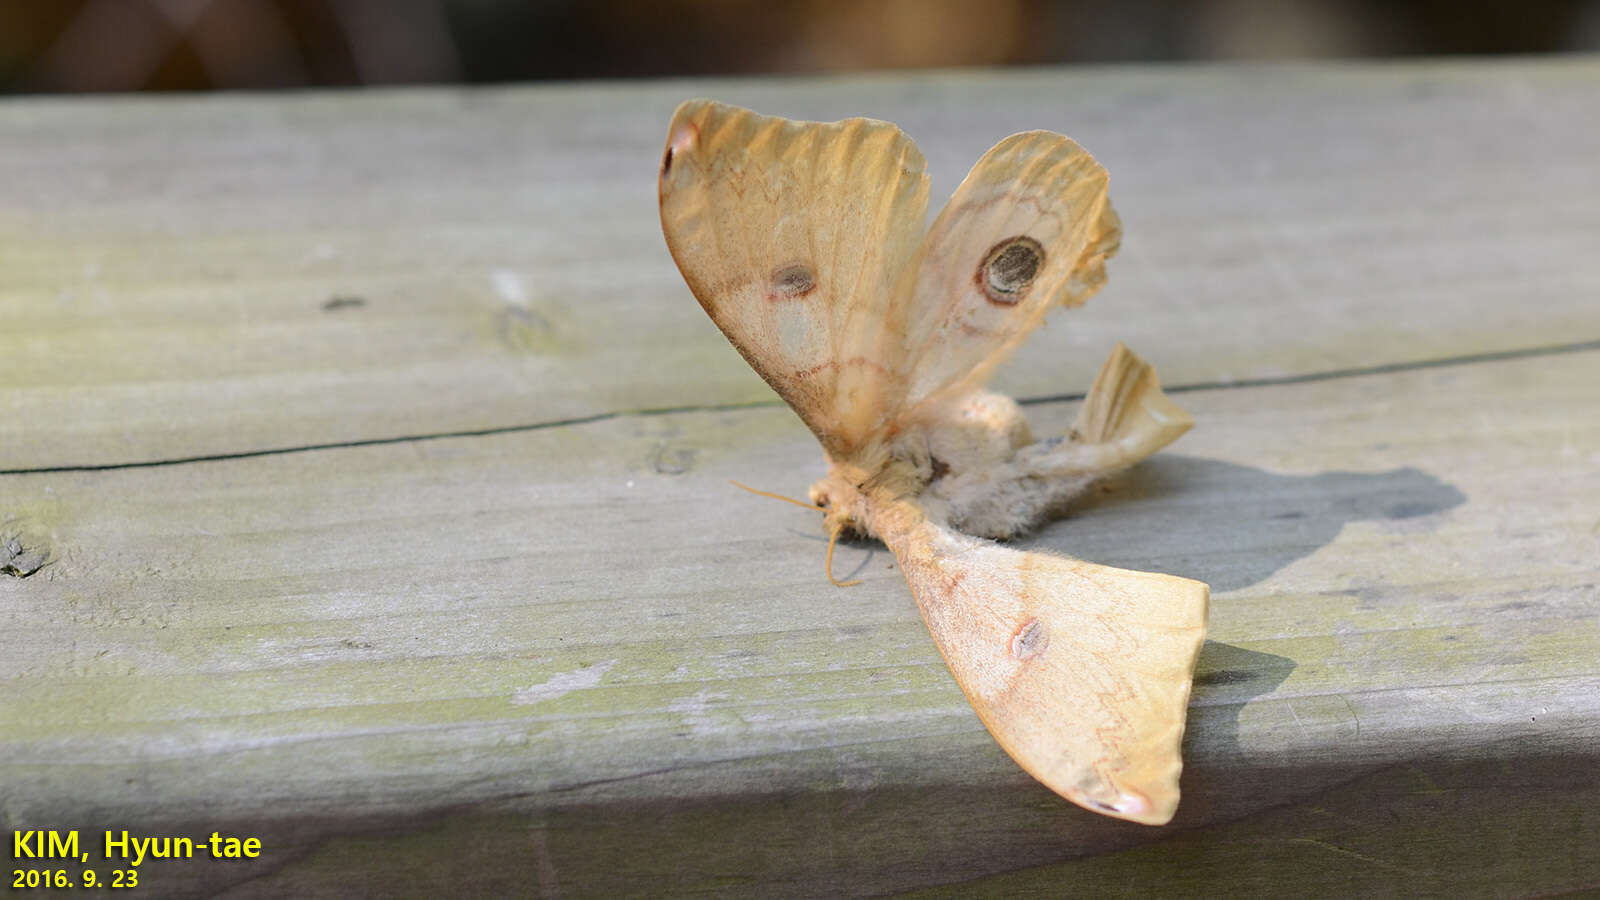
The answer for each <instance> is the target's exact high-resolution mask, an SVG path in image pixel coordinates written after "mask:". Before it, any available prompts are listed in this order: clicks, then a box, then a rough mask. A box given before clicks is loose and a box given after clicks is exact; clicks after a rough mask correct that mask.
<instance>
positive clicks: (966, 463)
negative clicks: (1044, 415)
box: [810, 392, 1033, 538]
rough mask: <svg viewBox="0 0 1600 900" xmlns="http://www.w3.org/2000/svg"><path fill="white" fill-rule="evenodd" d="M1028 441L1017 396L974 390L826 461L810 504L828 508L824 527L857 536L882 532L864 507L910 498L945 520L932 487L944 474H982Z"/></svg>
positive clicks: (942, 504)
mask: <svg viewBox="0 0 1600 900" xmlns="http://www.w3.org/2000/svg"><path fill="white" fill-rule="evenodd" d="M1032 442H1033V435H1032V432H1031V431H1030V430H1029V428H1028V422H1027V420H1026V419H1025V418H1023V416H1022V411H1021V409H1019V408H1018V406H1017V404H1016V401H1014V400H1012V399H1011V398H1010V397H1006V396H1004V395H1001V394H991V393H985V392H975V393H972V394H970V395H968V396H967V397H965V398H963V399H962V400H961V401H959V402H956V403H950V404H944V405H941V406H939V407H937V408H935V410H934V411H933V413H932V414H931V415H930V416H928V417H927V419H926V420H923V421H918V422H916V423H914V424H911V425H908V426H907V427H905V428H904V429H902V430H901V431H900V432H899V433H897V434H896V435H895V436H894V437H893V438H891V439H888V440H885V441H878V442H874V443H873V444H872V445H870V446H869V447H867V448H864V449H863V450H862V451H861V452H858V453H856V454H854V455H853V457H852V458H851V459H850V460H848V461H841V460H830V464H829V468H828V474H827V476H826V477H825V478H823V479H822V480H821V481H818V482H817V483H816V484H814V485H812V487H811V492H810V497H811V501H812V502H813V503H816V504H817V505H819V506H822V507H823V508H824V509H825V510H826V511H827V518H826V519H825V521H824V527H825V528H826V529H827V530H828V531H830V532H831V531H834V530H836V529H837V530H839V531H840V532H841V533H843V534H846V535H850V536H855V537H868V536H870V537H880V538H881V537H883V534H882V528H881V527H879V525H878V523H877V522H875V520H874V517H873V516H872V515H871V514H869V506H875V507H877V508H885V507H888V506H890V505H893V504H897V503H899V502H900V501H905V500H911V501H916V502H917V503H918V504H919V505H920V506H922V507H923V508H924V510H925V511H926V512H927V514H928V516H929V517H930V518H931V519H933V520H935V521H939V522H943V521H946V520H947V519H948V518H949V510H947V509H946V503H945V502H944V497H943V496H941V495H940V493H939V492H937V491H933V492H930V491H929V487H930V486H932V485H935V484H936V483H938V482H941V481H944V480H947V479H964V480H971V479H973V478H979V479H981V478H982V476H983V473H985V472H990V471H995V470H997V469H998V468H999V467H1001V466H1004V465H1005V464H1006V463H1008V462H1009V461H1010V460H1011V459H1012V458H1013V457H1014V456H1015V455H1016V452H1017V450H1019V449H1020V448H1022V447H1025V446H1027V445H1028V444H1030V443H1032ZM869 501H870V502H869Z"/></svg>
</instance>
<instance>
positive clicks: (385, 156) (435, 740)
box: [0, 59, 1600, 896]
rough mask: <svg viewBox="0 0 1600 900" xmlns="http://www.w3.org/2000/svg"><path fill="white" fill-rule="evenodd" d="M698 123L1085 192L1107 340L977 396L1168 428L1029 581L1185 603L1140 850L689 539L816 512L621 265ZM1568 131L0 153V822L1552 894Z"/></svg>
mask: <svg viewBox="0 0 1600 900" xmlns="http://www.w3.org/2000/svg"><path fill="white" fill-rule="evenodd" d="M705 94H709V95H714V96H717V97H719V98H721V99H726V100H729V101H732V102H740V103H746V104H750V105H754V106H757V107H758V108H761V109H763V110H764V111H770V112H775V113H781V114H787V115H794V116H805V117H812V118H835V117H839V116H843V115H849V114H870V115H874V116H878V117H881V118H888V119H893V120H896V121H899V122H901V123H902V124H903V125H904V126H905V127H906V128H907V130H908V131H909V132H910V133H911V134H912V135H913V136H914V137H915V138H917V139H918V141H919V143H921V145H922V147H923V149H924V150H925V152H926V153H927V155H928V158H929V161H930V166H931V168H932V170H933V172H934V179H935V192H936V193H947V192H948V190H949V189H951V188H953V187H954V185H955V184H956V182H957V181H958V180H959V178H960V176H961V174H962V173H963V172H964V171H965V169H966V167H967V166H968V165H969V164H970V163H971V161H972V160H974V159H976V157H977V156H978V155H979V153H981V151H982V150H983V149H985V148H986V147H987V146H988V145H989V144H990V143H992V142H993V141H994V140H996V139H998V138H999V137H1001V136H1003V135H1004V134H1006V133H1008V132H1010V131H1013V130H1018V129H1022V128H1033V127H1047V128H1054V129H1057V130H1062V131H1065V132H1067V133H1070V134H1072V135H1073V136H1074V137H1076V138H1077V139H1079V140H1080V141H1081V142H1083V143H1084V144H1085V145H1086V146H1087V147H1089V148H1090V149H1091V150H1092V151H1093V152H1095V153H1096V155H1097V156H1098V157H1099V158H1100V159H1101V160H1102V161H1103V162H1104V163H1105V164H1106V165H1107V167H1108V169H1109V170H1110V171H1111V174H1112V179H1113V182H1112V187H1113V197H1114V199H1115V200H1116V202H1117V204H1118V207H1119V209H1120V210H1121V212H1122V213H1123V217H1124V220H1125V224H1126V226H1127V232H1128V239H1127V242H1126V244H1125V248H1124V251H1123V253H1122V254H1121V255H1120V256H1118V257H1117V258H1116V259H1115V260H1114V261H1113V264H1112V269H1111V271H1112V280H1111V284H1110V286H1109V287H1108V288H1107V290H1106V291H1104V292H1103V293H1102V294H1101V295H1099V296H1097V297H1096V298H1095V299H1094V300H1093V301H1092V302H1091V303H1090V304H1089V306H1088V307H1086V308H1085V309H1083V310H1079V311H1074V312H1072V313H1068V314H1062V315H1060V316H1058V317H1057V318H1055V319H1054V320H1053V322H1052V324H1051V325H1050V326H1049V327H1048V328H1046V329H1045V330H1044V331H1043V332H1042V333H1041V334H1040V335H1038V336H1036V337H1035V338H1034V339H1033V341H1032V343H1031V344H1030V345H1029V346H1028V348H1027V349H1026V350H1025V351H1024V353H1023V354H1022V355H1021V356H1019V358H1018V360H1017V361H1016V362H1015V363H1014V364H1013V365H1011V366H1009V367H1008V368H1007V369H1006V370H1004V372H1003V373H1002V375H1001V377H1000V379H999V384H1000V385H1001V386H1002V387H1004V388H1006V389H1008V390H1011V391H1014V392H1017V393H1020V394H1022V395H1025V396H1043V395H1055V394H1062V393H1067V392H1071V391H1075V390H1081V389H1083V388H1084V387H1086V386H1087V384H1088V381H1089V379H1090V378H1091V377H1092V374H1093V371H1094V369H1095V367H1096V366H1097V365H1098V363H1099V362H1100V360H1101V359H1102V358H1103V356H1104V354H1105V353H1106V351H1107V350H1109V348H1110V346H1111V344H1112V342H1113V341H1115V340H1118V339H1121V340H1124V341H1126V342H1127V343H1128V344H1129V345H1130V346H1131V347H1133V348H1134V349H1135V350H1137V351H1139V352H1140V353H1141V354H1142V355H1144V356H1146V357H1147V358H1149V359H1151V360H1152V361H1154V362H1155V363H1156V364H1157V366H1158V367H1159V368H1160V370H1161V372H1162V376H1163V380H1164V381H1165V382H1166V383H1168V384H1170V385H1178V386H1185V385H1187V386H1190V387H1191V389H1190V390H1186V391H1184V392H1183V393H1182V394H1181V395H1180V400H1181V401H1182V402H1183V403H1184V404H1185V405H1186V406H1187V407H1189V408H1190V409H1191V410H1192V411H1193V412H1194V414H1195V417H1196V419H1197V420H1198V422H1199V426H1198V427H1197V428H1196V429H1195V430H1194V431H1193V432H1192V433H1191V434H1190V435H1188V436H1186V437H1185V438H1184V439H1183V440H1182V441H1180V442H1179V443H1178V444H1177V445H1175V447H1174V448H1173V449H1172V451H1170V452H1167V453H1164V454H1161V455H1159V456H1158V457H1156V458H1155V459H1154V460H1152V461H1151V462H1149V463H1146V464H1145V465H1143V466H1141V467H1139V468H1138V469H1136V470H1134V471H1133V472H1130V473H1128V474H1126V475H1125V476H1122V477H1120V478H1119V479H1117V480H1116V481H1115V482H1113V483H1112V484H1111V485H1109V486H1108V488H1109V489H1108V490H1106V491H1105V492H1102V493H1099V494H1097V495H1096V496H1095V497H1094V499H1093V500H1092V501H1090V502H1088V503H1085V504H1083V505H1082V507H1081V508H1080V509H1079V510H1078V514H1077V515H1076V516H1075V517H1074V518H1071V519H1068V520H1066V521H1063V522H1060V523H1058V524H1056V525H1054V526H1052V527H1050V528H1048V529H1046V530H1045V531H1043V532H1042V533H1040V534H1039V535H1038V536H1037V537H1035V538H1033V539H1032V540H1030V541H1029V542H1028V544H1029V545H1030V546H1038V547H1048V548H1051V549H1054V550H1058V551H1061V552H1067V553H1071V554H1074V555H1078V556H1082V557H1084V558H1087V559H1091V560H1095V561H1099V562H1106V563H1112V564H1118V565H1124V566H1130V567H1135V568H1147V569H1156V570H1160V571H1167V572H1173V573H1177V574H1183V575H1188V576H1191V577H1196V578H1201V579H1204V580H1207V581H1209V582H1210V583H1211V584H1212V586H1213V596H1214V600H1213V607H1212V616H1211V630H1210V633H1209V638H1210V642H1209V643H1208V644H1207V646H1206V648H1205V650H1204V651H1203V653H1202V655H1201V660H1200V668H1199V673H1198V683H1197V686H1196V689H1195V693H1194V697H1193V703H1192V707H1191V710H1190V734H1189V737H1188V738H1187V743H1186V759H1187V768H1186V770H1185V775H1184V781H1183V789H1184V800H1183V805H1182V807H1181V808H1180V811H1179V815H1178V818H1177V819H1176V820H1175V821H1174V822H1173V824H1172V825H1170V826H1167V827H1165V828H1161V829H1148V828H1143V827H1140V826H1134V825H1129V824H1126V823H1119V822H1115V821H1111V820H1107V819H1104V818H1101V817H1097V816H1094V815H1092V814H1089V813H1086V812H1083V811H1082V810H1079V809H1077V808H1076V807H1073V806H1071V805H1070V804H1067V803H1065V802H1064V801H1061V800H1059V799H1058V798H1056V797H1055V796H1054V795H1053V794H1051V793H1050V792H1049V791H1048V790H1046V789H1044V788H1042V787H1040V786H1038V785H1037V784H1035V783H1034V782H1033V781H1031V779H1029V778H1028V777H1027V776H1026V775H1024V774H1022V773H1021V772H1020V771H1018V770H1017V769H1016V767H1015V766H1014V765H1013V764H1012V763H1011V762H1010V761H1009V760H1008V759H1007V758H1006V756H1005V755H1004V754H1003V753H1002V752H1001V751H1000V750H999V749H998V748H997V747H996V746H995V744H994V743H993V741H992V740H991V739H990V738H989V737H988V736H987V734H986V733H985V732H984V730H983V728H982V726H981V725H980V724H979V722H978V721H977V719H976V717H975V716H974V715H973V714H972V712H971V710H970V709H969V708H968V706H967V705H966V703H965V702H964V700H963V698H962V696H961V694H960V692H959V690H958V689H957V688H956V686H955V684H954V682H953V681H952V680H951V679H950V677H949V675H948V673H947V672H946V671H945V669H944V667H943V665H942V663H941V662H940V659H939V656H938V652H937V650H936V649H935V648H934V646H933V644H932V642H931V640H930V639H929V637H928V636H927V634H926V631H925V629H924V627H923V626H922V624H921V622H920V620H919V619H918V617H917V613H916V610H915V607H914V606H913V604H912V602H911V600H910V597H909V596H908V594H907V592H906V588H905V586H904V584H903V582H902V581H901V579H900V576H899V573H898V572H897V571H895V570H894V569H893V568H891V567H890V562H891V560H890V558H889V557H888V555H887V554H886V553H885V552H884V551H883V550H882V549H881V548H879V547H873V546H868V545H861V546H857V547H850V548H843V549H841V551H840V554H839V559H838V560H837V568H838V570H839V572H840V574H841V575H845V574H849V575H852V576H855V577H860V578H862V579H864V580H865V584H863V585H862V586H860V587H857V588H852V589H848V590H836V589H834V588H832V587H830V586H828V585H827V583H826V581H825V580H824V578H823V576H822V571H821V555H822V549H823V543H822V540H821V536H820V534H819V533H818V530H817V522H816V520H815V517H813V516H809V515H807V514H806V513H804V512H803V511H800V510H796V509H794V508H792V507H788V506H786V505H783V504H777V503H771V502H768V501H764V500H761V499H759V498H755V497H751V496H749V495H746V494H743V493H741V492H737V491H735V490H734V489H732V488H730V487H728V485H727V479H729V478H736V479H739V480H741V481H744V482H746V483H752V484H756V485H759V486H762V487H765V488H769V489H772V490H780V491H785V492H788V493H800V492H802V491H803V490H804V488H805V486H806V484H808V483H809V481H810V480H811V479H813V478H815V477H816V476H818V475H819V474H820V473H821V470H822V466H821V460H820V455H819V453H818V451H817V448H816V445H815V442H814V441H813V440H812V439H811V437H810V435H809V434H808V433H807V432H806V431H805V430H804V428H803V427H802V426H801V425H800V424H799V423H798V421H797V420H796V419H795V418H794V417H793V416H792V415H791V414H790V413H789V412H788V411H787V410H785V409H783V408H781V407H778V406H773V405H770V403H768V404H767V405H762V403H763V402H764V401H768V400H770V394H769V393H768V392H767V391H766V389H765V387H764V386H763V385H762V384H761V383H760V381H759V380H758V379H756V377H755V376H754V375H753V374H751V373H750V372H749V370H748V369H747V368H746V367H745V366H744V364H743V362H742V361H740V360H739V359H738V357H737V356H736V354H734V353H733V351H732V350H731V349H730V348H728V347H727V345H726V343H725V342H724V341H723V339H722V338H721V336H720V335H718V334H717V333H716V331H715V329H714V328H713V327H712V326H711V325H710V323H709V322H708V321H707V320H706V319H705V317H704V315H703V314H702V313H701V312H700V310H699V309H698V307H697V306H696V304H695V303H694V302H693V300H692V299H691V298H690V297H689V295H688V293H687V290H686V289H685V288H684V287H683V285H682V283H681V281H680V280H679V279H678V276H677V274H676V272H675V270H674V269H673V267H672V264H671V261H670V260H669V259H668V257H667V256H666V253H665V250H664V248H663V246H662V243H661V240H660V236H659V230H658V225H657V223H656V219H655V210H654V200H653V179H654V170H655V165H656V162H657V154H658V152H659V149H660V143H661V140H662V136H663V135H662V130H663V128H664V127H665V122H666V120H667V116H668V114H669V113H670V111H671V109H672V107H673V106H674V105H675V104H676V102H677V101H678V100H680V99H682V98H683V97H686V96H693V95H705ZM1597 94H1600V62H1597V61H1594V60H1584V59H1565V60H1559V61H1542V62H1529V61H1522V62H1513V63H1492V64H1490V63H1470V62H1458V63H1430V64H1404V65H1399V64H1396V65H1376V66H1349V65H1345V66H1295V67H1284V68H1268V69H1251V68H1233V67H1214V68H1164V69H1139V68H1118V69H1104V70H1089V71H1077V70H1068V71H1036V72H1016V73H1006V74H987V73H961V74H956V75H935V76H926V75H924V76H915V75H907V76H895V77H877V78H867V79H851V80H841V81H783V82H693V83H688V82H679V83H664V84H654V85H636V84H629V85H602V86H583V87H560V88H517V89H495V90H475V91H465V92H463V91H398V92H381V93H365V94H339V95H323V96H309V97H308V96H292V95H282V96H272V97H239V96H231V97H217V98H187V99H165V100H79V101H46V100H24V101H11V102H9V103H7V104H4V105H0V172H3V178H4V183H5V185H6V195H5V202H4V203H3V204H0V523H3V524H0V532H3V533H0V562H3V561H5V560H11V559H12V558H13V557H15V558H16V560H15V561H14V562H15V565H14V566H13V571H25V570H28V569H31V568H32V567H33V566H34V565H36V564H37V563H36V562H30V561H29V560H30V559H36V557H32V556H29V554H37V553H44V554H46V557H45V558H47V559H48V563H47V564H46V565H44V566H43V567H42V568H40V569H38V570H37V571H36V572H34V573H33V574H32V575H30V576H29V577H26V578H19V577H15V576H14V575H0V820H3V822H4V824H5V825H6V826H7V827H8V828H41V827H43V828H62V829H64V828H79V829H103V828H113V829H122V828H127V829H130V830H131V831H134V832H135V833H139V834H207V833H209V832H210V831H212V830H217V829H222V830H232V831H234V832H239V833H244V834H253V835H258V836H260V837H262V838H263V840H264V842H265V845H266V850H265V852H264V853H263V855H262V857H261V859H259V860H257V861H255V862H249V863H221V862H213V861H209V860H191V861H178V862H170V863H169V862H146V863H145V864H144V865H143V866H142V867H141V869H142V870H143V879H144V883H145V884H146V885H147V886H149V885H154V886H155V887H151V888H149V889H150V890H154V891H158V892H161V893H189V894H205V893H213V892H217V891H226V892H227V893H228V895H229V896H303V895H306V894H326V895H332V894H339V893H346V892H349V891H351V890H357V889H359V890H364V891H370V892H374V893H379V892H381V893H398V894H408V895H419V896H423V895H426V896H437V895H441V894H449V893H453V892H456V891H462V890H475V891H482V892H487V891H491V890H499V891H502V892H505V891H509V892H513V893H525V894H545V895H557V894H559V895H563V896H564V895H580V896H582V895H596V896H600V895H611V894H617V893H622V894H629V893H632V894H639V895H654V894H659V893H663V892H690V891H703V892H708V893H728V894H733V895H749V894H796V895H807V894H837V893H843V894H871V893H884V892H892V891H896V890H901V889H910V888H927V889H934V890H948V889H950V887H951V886H952V885H959V886H960V890H961V891H962V892H969V891H970V892H978V893H993V894H1004V895H1014V894H1016V893H1019V892H1021V893H1027V892H1030V891H1031V892H1036V893H1043V894H1057V893H1060V892H1061V891H1062V890H1063V889H1064V887H1063V886H1070V889H1071V890H1073V891H1077V892H1082V893H1085V894H1094V895H1104V894H1118V893H1137V894H1144V893H1149V892H1152V891H1157V892H1158V891H1162V890H1169V891H1179V890H1185V891H1194V890H1208V891H1212V892H1218V891H1223V890H1228V891H1232V892H1239V893H1245V894H1250V893H1271V892H1273V891H1274V889H1280V890H1281V889H1282V887H1283V886H1285V885H1288V884H1293V885H1294V886H1295V888H1296V889H1298V891H1299V892H1310V893H1324V894H1334V893H1340V894H1346V893H1351V892H1361V893H1368V894H1371V893H1401V892H1408V893H1423V894H1440V895H1452V896H1473V895H1517V894H1528V893H1543V892H1555V891H1562V890H1569V889H1575V888H1578V887H1582V886H1594V885H1596V884H1600V778H1597V776H1596V774H1595V773H1596V771H1600V591H1597V588H1596V584H1597V581H1600V343H1597V340H1600V254H1596V253H1595V252H1594V250H1595V248H1596V247H1600V209H1597V208H1596V206H1595V203H1594V201H1595V198H1596V197H1600V163H1597V160H1600V120H1597V119H1596V117H1595V116H1594V115H1593V112H1594V109H1595V106H1594V104H1595V97H1596V96H1597ZM329 301H341V302H329ZM1352 369H1366V370H1368V371H1365V372H1352V371H1346V370H1352ZM751 404H755V405H751ZM1072 412H1073V404H1072V403H1071V402H1040V403H1036V404H1033V405H1032V406H1031V407H1030V415H1032V416H1033V417H1034V419H1035V426H1036V431H1039V432H1041V433H1049V432H1051V431H1054V430H1059V429H1061V428H1064V427H1065V425H1066V423H1067V422H1069V421H1070V416H1071V414H1072ZM462 432H483V433H477V434H463V433H462ZM408 436H417V437H416V439H405V438H407V437H408ZM297 448H320V449H297ZM272 451H286V452H272ZM201 457H216V458H211V459H203V460H197V459H196V458H201ZM183 460H191V461H183ZM13 537H14V538H16V541H15V543H14V544H12V545H11V546H12V548H13V549H11V550H7V549H4V546H6V544H7V541H8V539H10V538H13ZM8 845H9V842H8ZM8 874H9V873H8Z"/></svg>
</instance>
